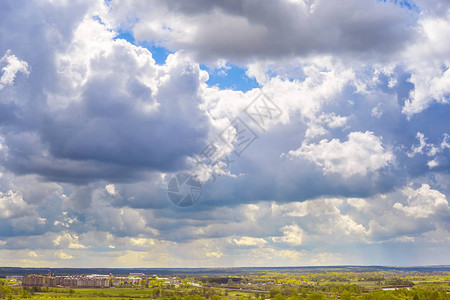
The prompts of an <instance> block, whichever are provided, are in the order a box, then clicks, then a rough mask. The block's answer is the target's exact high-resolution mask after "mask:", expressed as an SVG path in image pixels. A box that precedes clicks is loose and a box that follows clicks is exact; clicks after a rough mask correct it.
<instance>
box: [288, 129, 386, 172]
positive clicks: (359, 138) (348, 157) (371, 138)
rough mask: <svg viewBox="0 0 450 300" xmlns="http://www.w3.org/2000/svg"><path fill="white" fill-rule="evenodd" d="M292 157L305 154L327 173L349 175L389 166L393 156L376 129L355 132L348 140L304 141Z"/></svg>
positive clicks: (305, 156) (293, 151)
mask: <svg viewBox="0 0 450 300" xmlns="http://www.w3.org/2000/svg"><path fill="white" fill-rule="evenodd" d="M287 156H288V157H289V158H300V157H304V158H306V159H307V160H309V161H312V162H314V163H315V164H316V165H317V166H319V167H321V168H322V170H323V172H324V173H325V174H328V173H339V174H341V175H342V176H345V177H349V176H353V175H366V174H367V173H368V172H373V171H376V170H378V169H380V168H384V167H386V166H388V164H389V163H390V162H391V161H392V159H393V155H392V153H391V152H390V151H389V150H386V149H385V148H384V147H383V144H382V141H381V139H380V138H378V137H377V136H375V135H374V133H373V132H369V131H366V132H352V133H350V134H349V135H348V140H347V141H344V142H341V141H339V140H337V139H333V140H331V141H328V140H321V141H320V142H319V143H318V144H305V143H304V144H302V146H301V147H300V148H298V149H297V150H291V151H289V153H288V155H287Z"/></svg>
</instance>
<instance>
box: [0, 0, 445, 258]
mask: <svg viewBox="0 0 450 300" xmlns="http://www.w3.org/2000/svg"><path fill="white" fill-rule="evenodd" d="M0 6H1V9H0V20H2V21H0V265H2V266H40V267H43V266H46V267H71V266H72V267H78V266H84V267H228V266H302V265H343V264H360V265H429V264H449V263H450V261H449V257H448V255H447V252H448V249H449V246H450V235H449V231H448V228H449V222H450V207H449V203H448V199H449V195H450V186H449V185H448V182H449V170H450V169H449V166H450V154H449V151H450V150H449V149H450V136H449V134H450V126H449V123H448V114H449V112H450V111H449V110H450V108H449V107H450V106H449V95H450V71H449V67H450V56H449V53H450V44H449V43H448V38H447V37H448V36H449V35H450V17H449V16H450V4H449V3H448V2H447V1H433V2H430V1H425V0H417V1H414V2H413V1H373V0H364V1H361V0H345V1H342V2H339V3H337V2H335V1H331V0H330V1H302V0H281V1H276V2H273V1H263V2H261V1H253V0H244V1H240V2H234V3H233V4H230V3H228V2H227V3H225V2H224V3H221V2H214V1H202V0H198V1H197V0H196V1H189V2H179V1H171V0H168V1H160V0H151V1H148V2H145V3H143V2H141V1H122V0H112V1H107V2H105V1H100V0H99V1H87V0H86V1H77V2H64V3H59V4H55V3H53V2H52V1H16V2H7V3H4V4H2V5H0ZM42 19H45V20H46V22H42V21H41V20H42ZM24 20H26V21H24ZM24 41H26V42H24ZM213 150H214V151H213ZM199 161H200V163H198V162H199ZM184 173H186V174H190V175H192V176H193V177H194V178H196V179H198V180H199V181H200V182H201V184H202V185H201V195H200V196H199V194H198V193H197V194H196V195H197V196H196V197H197V198H195V202H196V203H195V205H192V206H189V207H178V206H176V205H174V204H173V203H172V202H171V199H172V201H175V200H173V199H182V198H181V197H183V196H184V195H187V194H183V193H190V192H191V190H190V189H189V188H190V187H189V186H182V188H184V187H187V189H186V190H182V192H180V193H179V194H177V193H176V192H174V193H175V194H176V195H175V196H173V195H172V196H171V197H172V198H169V197H168V186H170V188H169V189H170V190H171V191H176V188H177V187H178V186H175V188H174V186H173V184H174V182H176V184H178V183H179V184H181V183H182V182H184V179H183V178H185V177H183V176H178V177H176V175H177V174H184ZM174 178H176V180H177V181H173V180H174ZM187 182H189V181H187ZM197 192H198V190H197ZM180 195H181V196H180ZM189 195H191V194H189ZM192 195H193V194H192ZM198 196H199V197H198ZM177 197H180V198H177ZM192 197H193V196H191V198H185V200H186V199H187V200H189V199H193V198H192ZM183 199H184V198H183ZM187 200H186V201H187ZM190 201H191V200H190Z"/></svg>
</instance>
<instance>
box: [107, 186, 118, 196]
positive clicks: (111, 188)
mask: <svg viewBox="0 0 450 300" xmlns="http://www.w3.org/2000/svg"><path fill="white" fill-rule="evenodd" d="M105 190H106V191H107V192H108V194H110V195H111V196H117V194H118V193H117V190H116V186H115V185H114V184H108V185H106V186H105Z"/></svg>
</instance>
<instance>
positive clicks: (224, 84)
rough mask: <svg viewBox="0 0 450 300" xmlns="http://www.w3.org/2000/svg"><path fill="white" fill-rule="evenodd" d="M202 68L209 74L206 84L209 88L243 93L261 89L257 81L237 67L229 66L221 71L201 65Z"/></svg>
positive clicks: (243, 69)
mask: <svg viewBox="0 0 450 300" xmlns="http://www.w3.org/2000/svg"><path fill="white" fill-rule="evenodd" d="M200 68H201V69H202V70H205V71H207V72H208V74H209V80H208V81H207V82H206V83H207V84H208V85H209V86H217V87H219V88H220V89H222V90H225V89H228V90H234V91H242V92H247V91H249V90H252V89H254V88H259V87H261V85H260V84H259V83H258V82H257V81H256V79H254V78H250V77H248V76H247V74H246V73H245V72H246V69H245V68H242V67H239V66H236V65H231V64H227V66H226V68H220V69H209V68H208V67H206V66H205V65H200Z"/></svg>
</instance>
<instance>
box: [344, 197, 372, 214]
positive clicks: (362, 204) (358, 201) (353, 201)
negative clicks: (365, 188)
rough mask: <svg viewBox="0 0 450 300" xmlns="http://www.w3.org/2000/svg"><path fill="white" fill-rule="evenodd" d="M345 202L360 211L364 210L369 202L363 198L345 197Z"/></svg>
mask: <svg viewBox="0 0 450 300" xmlns="http://www.w3.org/2000/svg"><path fill="white" fill-rule="evenodd" d="M347 203H348V204H350V205H351V206H353V207H355V208H356V209H358V210H361V211H365V210H367V209H368V207H369V203H368V202H367V200H366V199H363V198H347Z"/></svg>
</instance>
